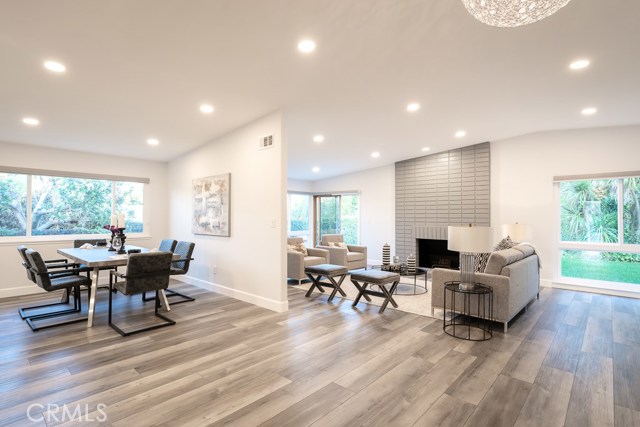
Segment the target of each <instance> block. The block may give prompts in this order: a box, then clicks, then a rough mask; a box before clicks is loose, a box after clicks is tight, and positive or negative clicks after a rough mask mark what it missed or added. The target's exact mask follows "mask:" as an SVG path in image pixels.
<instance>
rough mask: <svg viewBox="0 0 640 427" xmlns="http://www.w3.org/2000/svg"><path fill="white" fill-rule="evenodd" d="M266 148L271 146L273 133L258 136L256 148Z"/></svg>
mask: <svg viewBox="0 0 640 427" xmlns="http://www.w3.org/2000/svg"><path fill="white" fill-rule="evenodd" d="M267 148H273V135H269V136H263V137H262V138H260V143H259V144H258V150H265V149H267Z"/></svg>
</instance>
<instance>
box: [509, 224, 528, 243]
mask: <svg viewBox="0 0 640 427" xmlns="http://www.w3.org/2000/svg"><path fill="white" fill-rule="evenodd" d="M502 236H503V237H506V236H509V237H511V240H515V241H516V242H524V241H527V240H531V226H530V225H529V224H518V223H517V222H516V223H515V224H503V225H502Z"/></svg>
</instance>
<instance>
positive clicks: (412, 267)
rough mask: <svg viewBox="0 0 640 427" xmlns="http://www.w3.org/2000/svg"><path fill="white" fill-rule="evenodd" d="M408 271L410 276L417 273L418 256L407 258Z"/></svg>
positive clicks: (410, 255)
mask: <svg viewBox="0 0 640 427" xmlns="http://www.w3.org/2000/svg"><path fill="white" fill-rule="evenodd" d="M407 270H408V272H409V274H415V273H416V256H415V255H414V254H409V256H408V257H407Z"/></svg>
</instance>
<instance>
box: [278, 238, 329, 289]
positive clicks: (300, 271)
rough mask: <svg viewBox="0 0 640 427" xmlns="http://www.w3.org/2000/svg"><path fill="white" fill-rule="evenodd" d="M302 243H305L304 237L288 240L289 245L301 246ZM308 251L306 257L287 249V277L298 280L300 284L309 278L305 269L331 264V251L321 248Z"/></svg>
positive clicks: (308, 249)
mask: <svg viewBox="0 0 640 427" xmlns="http://www.w3.org/2000/svg"><path fill="white" fill-rule="evenodd" d="M301 243H304V240H303V239H302V237H289V238H288V239H287V245H299V244H301ZM306 249H307V255H306V256H305V255H304V254H303V253H302V252H298V251H294V250H292V249H287V277H288V278H289V279H295V280H297V281H298V284H300V283H301V282H302V280H303V279H306V278H307V276H306V275H305V274H304V269H305V267H311V266H312V265H319V264H328V263H329V251H327V250H325V249H319V248H306Z"/></svg>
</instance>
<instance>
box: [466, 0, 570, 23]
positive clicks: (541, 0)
mask: <svg viewBox="0 0 640 427" xmlns="http://www.w3.org/2000/svg"><path fill="white" fill-rule="evenodd" d="M570 1H571V0H462V3H463V4H464V7H466V8H467V11H468V12H469V13H470V14H472V15H473V17H474V18H476V19H477V20H478V21H480V22H483V23H485V24H487V25H491V26H494V27H519V26H521V25H527V24H532V23H534V22H537V21H540V20H541V19H544V18H546V17H548V16H551V15H553V14H554V13H556V12H557V11H558V10H560V9H561V8H563V7H564V6H566V5H567V3H569V2H570Z"/></svg>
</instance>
